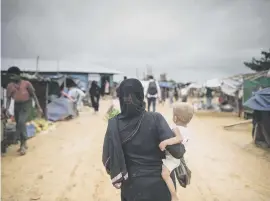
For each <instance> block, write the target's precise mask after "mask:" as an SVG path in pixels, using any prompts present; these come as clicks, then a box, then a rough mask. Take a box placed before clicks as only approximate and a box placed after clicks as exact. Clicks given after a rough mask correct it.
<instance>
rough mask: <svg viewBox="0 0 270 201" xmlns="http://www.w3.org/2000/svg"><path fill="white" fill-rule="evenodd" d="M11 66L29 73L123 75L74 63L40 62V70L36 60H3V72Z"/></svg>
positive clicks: (114, 71)
mask: <svg viewBox="0 0 270 201" xmlns="http://www.w3.org/2000/svg"><path fill="white" fill-rule="evenodd" d="M11 66H18V67H19V68H20V69H21V70H22V71H27V72H36V71H39V72H67V73H75V72H76V73H104V74H122V72H120V71H116V70H112V69H109V68H105V67H103V66H99V65H94V64H87V63H83V62H74V61H59V62H58V61H53V60H41V59H40V60H39V62H38V69H37V67H36V66H37V62H36V59H13V58H2V59H1V70H2V71H6V70H8V68H9V67H11Z"/></svg>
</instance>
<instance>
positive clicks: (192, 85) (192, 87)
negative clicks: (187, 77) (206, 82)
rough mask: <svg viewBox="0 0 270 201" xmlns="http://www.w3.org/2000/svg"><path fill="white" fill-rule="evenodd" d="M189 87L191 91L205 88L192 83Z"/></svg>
mask: <svg viewBox="0 0 270 201" xmlns="http://www.w3.org/2000/svg"><path fill="white" fill-rule="evenodd" d="M188 87H189V88H190V89H201V88H203V85H202V84H199V83H191V84H190V85H189V86H188Z"/></svg>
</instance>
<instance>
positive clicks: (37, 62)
mask: <svg viewBox="0 0 270 201" xmlns="http://www.w3.org/2000/svg"><path fill="white" fill-rule="evenodd" d="M38 65H39V56H37V60H36V74H38V72H39V68H38Z"/></svg>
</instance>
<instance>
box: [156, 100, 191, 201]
mask: <svg viewBox="0 0 270 201" xmlns="http://www.w3.org/2000/svg"><path fill="white" fill-rule="evenodd" d="M193 114H194V108H193V106H192V105H190V104H188V103H182V102H181V103H176V104H174V106H173V121H174V124H175V125H174V126H173V128H172V130H173V132H174V134H175V137H174V138H170V139H167V140H164V141H162V142H161V143H160V145H159V148H160V149H161V151H165V150H166V147H167V146H169V145H174V144H178V143H182V144H184V145H185V147H186V145H187V142H188V141H189V138H190V133H189V130H188V128H187V125H188V124H189V123H190V121H191V119H192V117H193ZM165 153H166V158H165V159H164V160H163V166H162V178H163V180H164V181H165V182H166V184H167V186H168V188H169V190H170V193H171V197H172V201H176V200H178V197H177V194H176V190H175V187H174V183H173V181H172V179H171V177H170V174H171V172H172V171H173V170H174V169H175V168H177V167H178V166H179V165H180V160H179V159H176V158H174V157H173V156H172V155H171V154H170V153H168V152H167V151H166V152H165Z"/></svg>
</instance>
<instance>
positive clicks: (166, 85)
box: [159, 82, 175, 88]
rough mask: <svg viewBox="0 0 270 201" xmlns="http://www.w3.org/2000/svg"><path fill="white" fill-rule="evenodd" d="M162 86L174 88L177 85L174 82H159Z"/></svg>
mask: <svg viewBox="0 0 270 201" xmlns="http://www.w3.org/2000/svg"><path fill="white" fill-rule="evenodd" d="M159 86H160V87H164V88H174V87H175V85H174V84H173V83H172V82H159Z"/></svg>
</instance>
